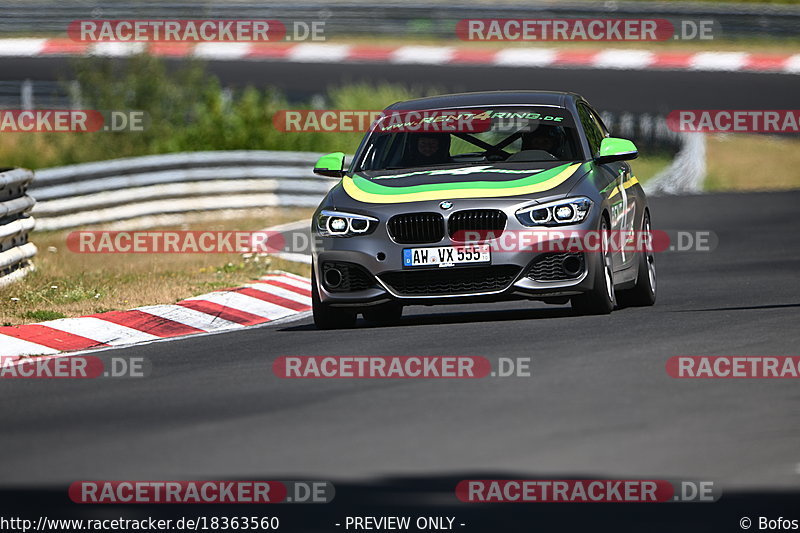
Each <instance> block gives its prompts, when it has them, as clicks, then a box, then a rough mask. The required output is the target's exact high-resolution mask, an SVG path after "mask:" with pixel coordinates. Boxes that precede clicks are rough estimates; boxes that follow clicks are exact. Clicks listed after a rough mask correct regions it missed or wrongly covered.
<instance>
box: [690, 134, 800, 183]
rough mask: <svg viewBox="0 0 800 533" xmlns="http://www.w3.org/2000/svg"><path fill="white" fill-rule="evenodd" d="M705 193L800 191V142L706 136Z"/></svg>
mask: <svg viewBox="0 0 800 533" xmlns="http://www.w3.org/2000/svg"><path fill="white" fill-rule="evenodd" d="M706 150H707V152H706V161H707V165H708V175H707V177H706V182H705V188H706V190H708V191H764V190H786V189H797V188H800V170H798V169H800V139H798V138H797V137H794V138H792V137H774V136H768V135H746V134H739V133H737V134H730V135H709V136H708V137H707V143H706Z"/></svg>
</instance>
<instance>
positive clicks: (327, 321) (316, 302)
mask: <svg viewBox="0 0 800 533" xmlns="http://www.w3.org/2000/svg"><path fill="white" fill-rule="evenodd" d="M311 307H312V309H313V312H314V325H315V326H317V328H318V329H344V328H351V327H353V326H354V325H355V323H356V313H355V312H353V311H350V310H348V309H343V308H336V307H331V306H329V305H326V304H324V303H323V302H322V301H321V300H320V298H319V289H318V288H317V275H316V272H315V269H314V268H313V266H312V268H311Z"/></svg>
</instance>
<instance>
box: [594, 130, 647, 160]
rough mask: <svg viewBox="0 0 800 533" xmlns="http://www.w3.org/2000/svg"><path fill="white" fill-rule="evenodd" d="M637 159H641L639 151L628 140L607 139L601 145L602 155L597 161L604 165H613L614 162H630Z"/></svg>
mask: <svg viewBox="0 0 800 533" xmlns="http://www.w3.org/2000/svg"><path fill="white" fill-rule="evenodd" d="M637 157H639V150H637V149H636V145H635V144H633V143H632V142H631V141H629V140H628V139H618V138H616V137H606V138H605V139H603V141H602V142H601V143H600V155H598V156H597V157H596V158H595V160H596V161H597V162H598V163H600V164H602V163H613V162H614V161H628V160H630V159H636V158H637Z"/></svg>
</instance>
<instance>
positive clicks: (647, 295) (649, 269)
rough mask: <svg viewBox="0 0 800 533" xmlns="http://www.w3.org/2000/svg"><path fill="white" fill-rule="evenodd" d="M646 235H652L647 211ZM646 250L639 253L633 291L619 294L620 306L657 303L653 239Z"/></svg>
mask: <svg viewBox="0 0 800 533" xmlns="http://www.w3.org/2000/svg"><path fill="white" fill-rule="evenodd" d="M642 232H643V234H644V235H649V234H650V213H648V212H647V211H645V213H644V221H643V222H642ZM646 243H647V245H646V246H645V249H644V250H642V251H641V252H639V272H638V274H637V275H636V285H634V286H633V288H632V289H628V290H625V291H620V292H619V300H620V304H621V305H624V306H629V307H645V306H648V305H653V304H654V303H656V258H655V255H654V254H653V246H652V242H651V238H648V239H647V241H646Z"/></svg>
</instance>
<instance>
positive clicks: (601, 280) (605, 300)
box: [572, 217, 616, 315]
mask: <svg viewBox="0 0 800 533" xmlns="http://www.w3.org/2000/svg"><path fill="white" fill-rule="evenodd" d="M600 239H601V243H602V246H601V250H600V252H598V253H599V255H600V258H599V259H600V260H599V264H598V265H597V266H598V268H597V270H596V271H595V273H594V286H593V287H592V290H591V291H589V292H586V293H583V294H579V295H576V296H573V297H572V309H573V310H574V311H575V312H576V313H578V314H581V315H607V314H609V313H610V312H611V311H612V310H613V309H614V303H615V301H616V297H615V294H614V266H613V265H614V264H613V262H612V260H611V251H610V250H609V245H608V221H606V218H605V217H602V219H601V222H600Z"/></svg>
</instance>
